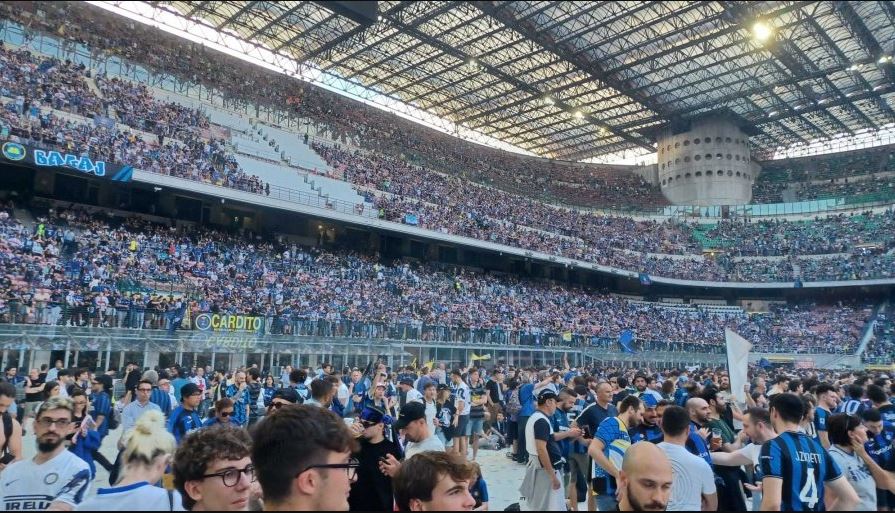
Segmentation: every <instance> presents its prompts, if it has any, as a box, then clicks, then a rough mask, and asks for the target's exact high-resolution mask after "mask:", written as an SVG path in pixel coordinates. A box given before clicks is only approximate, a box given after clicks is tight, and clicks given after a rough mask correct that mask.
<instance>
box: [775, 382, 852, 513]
mask: <svg viewBox="0 0 895 513" xmlns="http://www.w3.org/2000/svg"><path fill="white" fill-rule="evenodd" d="M802 415H803V412H802V400H801V399H799V396H797V395H795V394H790V393H782V394H776V395H775V396H774V397H772V398H771V400H770V416H771V424H772V425H773V426H774V431H776V432H777V437H776V438H774V439H772V440H769V441H768V442H767V443H765V444H764V445H762V447H761V453H760V455H759V460H758V461H759V465H760V467H761V474H762V481H761V482H762V494H763V495H762V500H761V508H760V509H761V511H825V510H827V509H830V510H842V511H849V510H851V509H853V508H854V507H855V506H857V505H858V500H859V499H858V494H857V493H855V490H854V489H853V488H852V487H851V486H850V485H849V484H848V481H847V480H846V479H844V478H843V476H842V471H841V470H840V469H839V467H838V466H837V465H836V463H835V462H834V461H833V459H832V458H831V457H830V455H829V453H827V451H826V449H824V448H823V447H822V446H821V445H820V444H819V443H817V442H816V441H815V440H814V439H812V438H811V437H809V436H808V435H805V434H804V433H799V422H800V421H801V420H802ZM827 501H829V502H827Z"/></svg>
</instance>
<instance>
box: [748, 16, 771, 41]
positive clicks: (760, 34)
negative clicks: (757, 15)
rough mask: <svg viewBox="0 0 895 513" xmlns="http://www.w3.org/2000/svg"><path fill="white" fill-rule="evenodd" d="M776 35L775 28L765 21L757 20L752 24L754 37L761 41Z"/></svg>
mask: <svg viewBox="0 0 895 513" xmlns="http://www.w3.org/2000/svg"><path fill="white" fill-rule="evenodd" d="M773 35H774V29H773V28H771V26H770V25H768V24H767V23H765V22H763V21H756V22H755V24H754V25H752V37H753V38H755V40H756V41H758V42H759V43H764V42H765V41H767V40H768V39H770V38H771V36H773Z"/></svg>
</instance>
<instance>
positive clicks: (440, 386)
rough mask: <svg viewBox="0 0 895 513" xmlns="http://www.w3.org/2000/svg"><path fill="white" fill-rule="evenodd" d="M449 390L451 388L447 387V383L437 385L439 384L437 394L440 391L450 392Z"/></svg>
mask: <svg viewBox="0 0 895 513" xmlns="http://www.w3.org/2000/svg"><path fill="white" fill-rule="evenodd" d="M450 389H451V386H450V385H448V384H447V383H439V384H438V391H439V392H441V391H442V390H450Z"/></svg>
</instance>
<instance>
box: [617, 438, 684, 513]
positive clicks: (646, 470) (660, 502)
mask: <svg viewBox="0 0 895 513" xmlns="http://www.w3.org/2000/svg"><path fill="white" fill-rule="evenodd" d="M671 482H672V472H671V462H670V461H668V456H666V455H665V453H664V452H662V449H659V448H658V447H657V446H656V445H655V444H653V443H650V442H646V441H644V442H637V443H636V444H634V445H632V446H631V447H629V448H628V450H627V451H626V452H625V459H624V460H622V469H621V471H620V472H619V474H618V510H619V511H665V508H666V506H668V499H669V498H670V497H671Z"/></svg>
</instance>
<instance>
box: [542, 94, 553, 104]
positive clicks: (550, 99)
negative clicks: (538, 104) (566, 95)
mask: <svg viewBox="0 0 895 513" xmlns="http://www.w3.org/2000/svg"><path fill="white" fill-rule="evenodd" d="M544 103H546V104H547V105H553V104H554V103H556V102H555V101H553V98H551V97H550V95H547V96H545V97H544Z"/></svg>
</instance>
